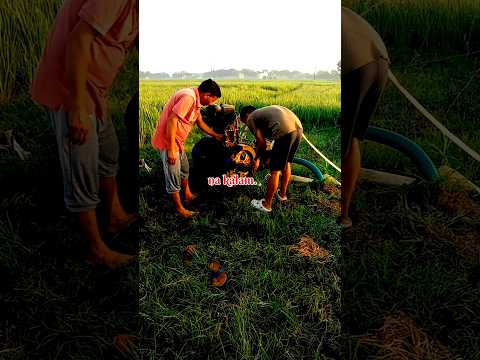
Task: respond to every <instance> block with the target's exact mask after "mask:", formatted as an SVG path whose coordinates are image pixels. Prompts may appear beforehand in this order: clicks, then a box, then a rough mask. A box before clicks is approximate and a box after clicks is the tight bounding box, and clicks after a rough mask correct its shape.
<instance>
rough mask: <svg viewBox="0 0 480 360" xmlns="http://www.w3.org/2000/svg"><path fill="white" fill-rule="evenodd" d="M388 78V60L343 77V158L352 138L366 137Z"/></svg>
mask: <svg viewBox="0 0 480 360" xmlns="http://www.w3.org/2000/svg"><path fill="white" fill-rule="evenodd" d="M387 81H388V62H387V61H385V60H383V59H379V60H377V61H374V62H371V63H369V64H367V65H365V66H362V67H361V68H359V69H356V70H354V71H352V72H350V73H348V74H346V75H344V76H342V85H341V86H342V91H341V96H342V113H341V120H340V126H341V130H342V158H343V157H345V155H346V154H347V153H348V151H349V150H350V146H351V143H352V138H354V137H355V138H357V139H359V140H363V138H364V137H365V133H366V131H367V128H368V123H369V121H370V118H371V117H372V115H373V113H374V112H375V110H376V108H377V104H378V100H379V99H380V96H381V94H382V92H383V89H384V88H385V85H386V84H387Z"/></svg>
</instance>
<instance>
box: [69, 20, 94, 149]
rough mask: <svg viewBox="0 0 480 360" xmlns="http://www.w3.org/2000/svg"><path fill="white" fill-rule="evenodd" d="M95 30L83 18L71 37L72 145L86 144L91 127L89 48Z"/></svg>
mask: <svg viewBox="0 0 480 360" xmlns="http://www.w3.org/2000/svg"><path fill="white" fill-rule="evenodd" d="M96 35H97V32H96V30H95V29H94V28H93V27H91V26H90V25H89V24H87V23H86V22H85V21H83V20H80V21H79V22H78V24H77V25H76V26H75V27H74V29H73V31H72V32H71V33H70V35H69V37H68V42H67V47H66V72H67V81H68V84H69V98H68V99H67V102H66V107H67V111H68V112H69V134H68V136H69V138H70V141H71V142H72V143H73V144H78V145H81V144H84V143H85V142H86V141H87V137H88V133H89V130H90V124H89V114H88V110H87V74H88V66H89V64H90V61H91V56H90V47H91V44H92V42H93V40H94V39H95V36H96Z"/></svg>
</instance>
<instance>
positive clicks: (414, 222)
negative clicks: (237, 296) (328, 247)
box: [342, 0, 480, 359]
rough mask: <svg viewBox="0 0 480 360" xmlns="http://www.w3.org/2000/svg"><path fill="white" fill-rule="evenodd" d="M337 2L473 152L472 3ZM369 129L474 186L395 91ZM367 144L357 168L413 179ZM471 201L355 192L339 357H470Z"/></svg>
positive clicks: (423, 190) (464, 158) (473, 351)
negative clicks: (393, 137)
mask: <svg viewBox="0 0 480 360" xmlns="http://www.w3.org/2000/svg"><path fill="white" fill-rule="evenodd" d="M342 4H343V5H347V6H351V7H352V8H353V9H354V10H357V12H359V13H364V14H365V18H367V20H369V21H370V23H371V24H372V25H373V26H374V27H375V28H376V29H378V31H379V33H380V35H381V36H382V38H384V40H385V43H386V45H387V48H388V50H389V53H390V57H391V59H392V72H393V73H394V74H395V75H396V77H397V78H398V79H399V80H400V82H401V83H402V84H403V85H404V86H405V87H406V88H407V89H408V90H409V91H410V92H411V93H412V94H413V95H414V96H415V97H416V98H417V99H418V100H419V101H420V103H421V104H422V105H424V106H425V107H426V108H427V109H428V110H430V111H431V112H432V113H433V114H434V115H435V116H436V117H437V118H438V119H439V121H441V122H442V123H443V124H445V125H446V126H447V127H448V128H449V129H450V130H451V131H452V132H453V133H454V134H456V135H457V136H459V137H460V138H461V139H463V140H464V141H465V142H466V143H467V144H468V145H470V146H471V147H472V148H474V149H476V150H477V151H479V150H480V142H479V138H480V131H479V128H478V126H477V123H478V121H477V120H476V119H477V118H478V112H479V110H480V108H479V102H478V93H479V91H480V87H479V85H478V68H479V66H480V62H479V58H478V56H475V55H474V54H473V53H474V52H475V50H479V46H478V39H479V30H480V29H479V27H478V26H479V22H478V21H479V18H478V14H479V13H480V12H479V10H480V4H479V3H478V2H477V1H448V0H445V1H421V2H418V1H409V0H408V1H401V2H394V1H362V0H346V1H342ZM468 53H472V55H471V56H467V55H468ZM371 123H372V124H373V125H376V126H381V127H384V128H387V129H390V130H394V131H397V132H399V133H401V134H403V135H406V136H408V137H409V138H411V139H413V140H414V141H415V142H417V143H418V144H420V145H421V146H422V147H423V148H424V150H425V151H426V152H427V153H428V155H429V156H430V157H431V158H432V160H433V161H434V163H435V165H436V166H438V167H439V166H441V165H449V166H450V167H452V168H454V169H456V170H458V171H460V172H461V173H463V174H464V175H465V176H466V177H467V178H469V179H470V180H472V181H474V182H476V183H477V184H480V167H479V164H478V163H476V162H475V161H474V160H473V159H471V158H470V157H468V155H466V154H465V153H463V152H462V151H461V150H459V149H458V148H457V147H456V146H455V145H453V144H452V143H450V142H448V141H446V140H445V139H444V138H443V136H442V135H441V134H440V132H439V131H438V130H437V129H436V128H434V127H433V126H432V125H431V124H430V123H429V122H428V121H427V120H426V119H425V118H423V117H422V116H421V115H420V114H419V113H418V112H417V111H416V110H415V109H414V108H413V107H412V106H411V105H410V104H409V103H408V101H407V100H406V99H404V98H403V97H402V95H400V93H399V92H398V91H397V90H396V89H395V87H394V86H393V85H392V84H390V85H388V87H387V89H386V91H385V93H384V96H383V97H382V99H381V102H380V106H379V108H378V111H377V113H376V115H375V116H374V118H373V119H372V122H371ZM364 145H365V146H364V155H365V157H364V159H365V167H368V168H374V169H382V170H387V171H391V172H395V173H403V174H410V175H417V174H418V171H417V170H416V169H415V168H414V167H413V166H412V164H411V163H410V161H409V160H408V159H406V158H405V157H404V156H402V155H400V154H399V153H398V152H395V151H392V150H389V149H387V148H385V147H383V146H380V145H376V144H372V143H368V142H366V143H365V144H364ZM479 202H480V199H479V198H478V197H476V198H475V197H471V196H467V195H465V194H462V193H456V192H455V191H453V192H452V191H448V190H446V189H445V187H444V185H442V184H437V185H433V184H425V183H420V184H418V185H416V186H413V187H410V188H404V189H398V188H385V187H379V186H372V185H370V186H367V185H363V187H361V190H360V191H359V193H358V195H357V203H356V211H355V217H356V222H357V228H356V231H355V232H352V233H351V234H348V235H346V236H345V241H346V242H345V243H346V246H345V247H343V248H342V267H343V272H342V274H343V276H342V278H343V279H344V283H343V288H342V290H343V293H342V297H343V299H344V301H343V313H344V318H343V320H344V321H343V322H342V326H343V329H344V331H345V336H346V339H347V341H346V346H345V349H346V353H345V358H349V359H365V358H396V357H397V358H408V359H434V358H436V359H457V358H458V359H460V358H461V359H479V354H480V344H479V342H478V338H479V337H478V334H479V333H480V328H479V324H478V320H477V319H478V318H479V316H480V307H479V304H480V287H479V279H480V271H479V269H480V268H479V265H480V256H479V254H480V252H479V249H480V243H479V240H478V239H480V225H479V218H480V217H479V212H478V209H479ZM400 313H403V315H399V314H400ZM406 319H409V320H406ZM409 321H413V322H415V324H416V325H415V327H409V326H410V325H408V324H411V323H410V322H409ZM381 330H382V331H383V332H382V331H381ZM367 334H369V335H370V338H369V339H370V340H367V338H368V336H366V335H367ZM372 338H373V340H372Z"/></svg>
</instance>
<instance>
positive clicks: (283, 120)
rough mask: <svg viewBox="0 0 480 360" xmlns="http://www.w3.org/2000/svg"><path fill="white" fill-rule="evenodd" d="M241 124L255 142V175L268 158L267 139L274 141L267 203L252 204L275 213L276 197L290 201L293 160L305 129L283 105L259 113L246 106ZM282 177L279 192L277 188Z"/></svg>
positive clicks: (256, 201) (262, 109)
mask: <svg viewBox="0 0 480 360" xmlns="http://www.w3.org/2000/svg"><path fill="white" fill-rule="evenodd" d="M240 120H241V121H242V122H243V123H245V124H246V125H247V126H248V128H249V129H250V131H251V132H252V133H253V134H254V135H255V138H256V157H255V171H256V170H257V169H258V167H259V164H260V159H261V158H262V156H263V155H264V154H265V151H266V148H267V141H266V140H267V139H268V140H271V141H274V143H273V148H272V150H271V155H270V163H269V168H270V179H269V181H268V186H267V193H266V195H265V198H264V199H261V200H256V199H254V200H252V202H251V204H252V206H253V207H255V208H256V209H258V210H261V211H264V212H271V211H272V202H273V197H274V196H276V197H277V199H278V200H280V201H287V199H288V198H287V188H288V184H289V183H290V177H291V174H292V160H293V157H294V156H295V153H296V151H297V149H298V145H299V143H300V140H301V138H302V135H303V126H302V123H301V122H300V120H299V119H298V117H297V116H296V115H295V114H294V113H293V112H292V111H291V110H289V109H287V108H286V107H283V106H280V105H271V106H265V107H263V108H260V109H258V110H257V109H256V108H255V107H253V106H245V107H244V108H242V110H241V111H240ZM280 174H281V175H282V183H281V185H280V191H278V185H279V180H280Z"/></svg>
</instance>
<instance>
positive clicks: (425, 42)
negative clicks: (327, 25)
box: [342, 0, 480, 52]
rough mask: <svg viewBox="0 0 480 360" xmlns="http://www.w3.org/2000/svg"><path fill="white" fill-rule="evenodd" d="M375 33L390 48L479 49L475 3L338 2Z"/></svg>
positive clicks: (427, 0)
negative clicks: (368, 23) (366, 23)
mask: <svg viewBox="0 0 480 360" xmlns="http://www.w3.org/2000/svg"><path fill="white" fill-rule="evenodd" d="M342 5H343V6H346V7H349V8H351V9H352V10H354V11H356V12H357V13H359V14H360V15H362V16H363V17H364V18H365V19H366V20H367V21H369V22H370V23H371V24H374V25H375V29H376V30H377V31H378V32H379V34H380V35H381V36H382V38H383V39H384V40H385V42H386V43H387V46H388V47H390V48H398V47H402V48H403V47H410V48H416V49H442V50H448V49H455V50H458V51H463V52H468V51H472V50H475V49H476V50H479V49H480V1H478V0H422V1H418V0H386V1H385V0H342Z"/></svg>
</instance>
